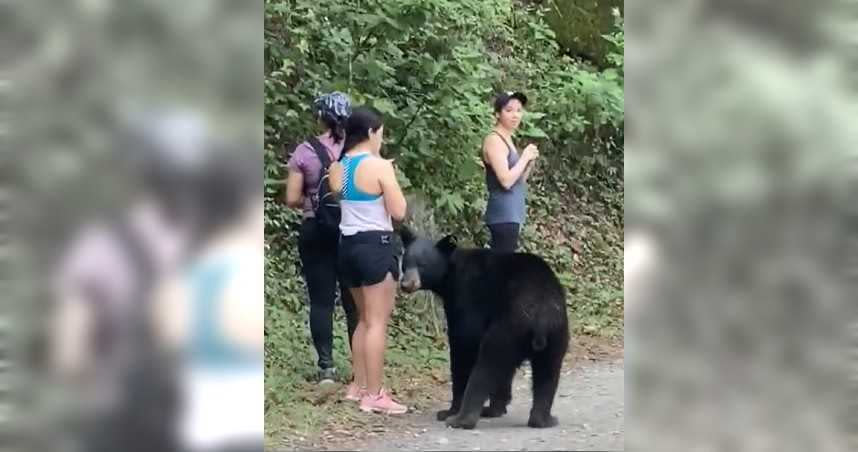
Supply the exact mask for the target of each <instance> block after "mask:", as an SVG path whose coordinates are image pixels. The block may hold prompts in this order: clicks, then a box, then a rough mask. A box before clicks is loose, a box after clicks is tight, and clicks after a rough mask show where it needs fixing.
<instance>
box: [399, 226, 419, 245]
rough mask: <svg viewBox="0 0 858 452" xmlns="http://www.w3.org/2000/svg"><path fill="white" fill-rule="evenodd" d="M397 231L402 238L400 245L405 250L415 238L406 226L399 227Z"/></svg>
mask: <svg viewBox="0 0 858 452" xmlns="http://www.w3.org/2000/svg"><path fill="white" fill-rule="evenodd" d="M398 230H399V236H400V237H402V245H403V246H405V247H406V248H407V247H408V246H409V245H411V244H412V243H413V242H414V240H415V239H416V238H417V237H416V236H415V235H414V233H413V232H411V229H409V228H408V226H405V225H404V224H403V225H400V226H399V229H398Z"/></svg>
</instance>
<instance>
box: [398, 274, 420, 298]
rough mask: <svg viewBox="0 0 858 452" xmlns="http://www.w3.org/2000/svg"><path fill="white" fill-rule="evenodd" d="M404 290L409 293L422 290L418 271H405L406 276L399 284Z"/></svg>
mask: <svg viewBox="0 0 858 452" xmlns="http://www.w3.org/2000/svg"><path fill="white" fill-rule="evenodd" d="M399 286H400V287H402V290H403V291H405V292H408V293H411V292H416V291H418V290H420V273H418V272H417V269H415V268H410V269H407V270H405V275H403V276H402V281H401V282H400V283H399Z"/></svg>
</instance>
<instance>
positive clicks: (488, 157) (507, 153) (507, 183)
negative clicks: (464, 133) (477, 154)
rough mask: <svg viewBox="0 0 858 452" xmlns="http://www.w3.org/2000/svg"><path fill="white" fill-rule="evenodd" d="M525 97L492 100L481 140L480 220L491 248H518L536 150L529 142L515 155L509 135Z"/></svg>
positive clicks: (508, 95) (514, 95) (516, 95)
mask: <svg viewBox="0 0 858 452" xmlns="http://www.w3.org/2000/svg"><path fill="white" fill-rule="evenodd" d="M525 105H527V96H525V95H524V94H522V93H519V92H507V93H501V94H500V95H498V96H497V98H496V99H495V104H494V110H495V118H496V122H495V127H494V129H493V130H492V133H490V134H489V135H488V136H487V137H486V138H485V140H483V153H482V154H483V155H482V157H483V163H484V164H485V168H486V188H487V189H488V192H489V199H488V203H487V204H486V213H485V217H484V220H485V222H486V225H487V226H488V228H489V231H490V232H491V244H490V246H491V248H492V249H493V250H496V251H501V252H509V253H511V252H514V251H516V249H517V248H518V237H519V233H520V231H521V225H522V224H524V221H525V218H526V216H527V205H526V201H525V198H526V194H527V177H528V176H529V174H530V170H531V169H532V168H533V164H532V163H531V162H533V161H534V160H536V159H537V158H538V157H539V150H538V149H537V148H536V146H535V145H533V144H529V145H527V147H525V148H524V151H523V152H522V153H521V155H519V153H518V150H517V149H516V148H515V146H514V145H513V142H512V135H513V133H514V132H515V131H516V129H518V126H519V124H521V117H522V109H523V107H524V106H525Z"/></svg>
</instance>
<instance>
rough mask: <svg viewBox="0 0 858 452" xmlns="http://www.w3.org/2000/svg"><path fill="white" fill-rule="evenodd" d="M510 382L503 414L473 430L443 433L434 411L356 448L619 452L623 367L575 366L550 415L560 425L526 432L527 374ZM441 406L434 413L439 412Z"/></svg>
mask: <svg viewBox="0 0 858 452" xmlns="http://www.w3.org/2000/svg"><path fill="white" fill-rule="evenodd" d="M523 368H524V369H525V370H524V371H522V372H519V374H518V375H517V376H516V379H515V382H514V383H513V400H512V403H511V404H510V406H509V409H508V413H507V414H506V415H505V416H504V417H501V418H497V419H481V420H480V422H479V423H478V424H477V428H476V429H474V430H456V429H448V428H446V427H445V426H444V423H443V422H438V421H436V420H435V410H429V411H428V412H423V413H420V414H417V415H415V416H414V418H413V419H409V421H408V422H407V424H408V425H407V428H406V429H404V430H403V431H404V432H407V433H401V434H400V433H397V434H392V435H387V436H386V437H383V438H379V439H377V440H374V441H370V442H368V443H366V444H363V445H361V450H603V451H604V450H622V449H623V442H624V415H623V401H624V383H623V374H624V372H623V361H622V359H614V360H609V361H596V362H593V361H583V362H581V361H579V362H578V363H577V364H576V366H575V367H574V368H573V369H570V370H566V371H565V372H564V374H563V376H562V378H561V381H560V388H559V389H558V393H557V397H556V398H555V402H554V409H553V414H554V415H555V416H557V417H558V418H559V419H560V425H558V426H557V427H554V428H550V429H532V428H528V427H527V418H528V414H529V413H530V403H531V396H530V376H529V373H530V369H529V367H528V366H527V365H525V366H523ZM446 406H447V405H446V401H445V402H443V403H442V402H440V401H439V403H438V406H437V407H436V409H442V408H445V407H446Z"/></svg>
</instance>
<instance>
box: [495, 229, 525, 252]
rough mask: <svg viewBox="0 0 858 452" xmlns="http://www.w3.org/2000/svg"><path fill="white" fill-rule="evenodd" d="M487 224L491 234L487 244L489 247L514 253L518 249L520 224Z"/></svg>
mask: <svg viewBox="0 0 858 452" xmlns="http://www.w3.org/2000/svg"><path fill="white" fill-rule="evenodd" d="M488 226H489V231H490V232H491V235H492V239H491V243H490V244H489V247H490V248H491V249H493V250H495V251H500V252H504V253H514V252H515V251H516V250H517V249H518V234H519V230H520V228H521V225H520V224H518V223H497V224H490V225H488Z"/></svg>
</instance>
